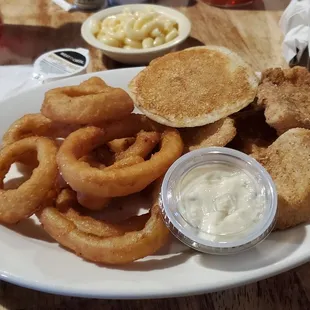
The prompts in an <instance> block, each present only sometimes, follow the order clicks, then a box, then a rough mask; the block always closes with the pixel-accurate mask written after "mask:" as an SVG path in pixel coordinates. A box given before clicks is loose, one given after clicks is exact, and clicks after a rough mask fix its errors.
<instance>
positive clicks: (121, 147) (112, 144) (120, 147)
mask: <svg viewBox="0 0 310 310" xmlns="http://www.w3.org/2000/svg"><path fill="white" fill-rule="evenodd" d="M135 141H136V139H135V138H134V137H128V138H123V139H115V140H112V141H109V142H108V143H107V146H108V147H109V149H110V150H111V151H112V152H114V153H121V152H124V151H126V150H127V149H128V148H129V147H130V146H131V145H132V144H134V142H135Z"/></svg>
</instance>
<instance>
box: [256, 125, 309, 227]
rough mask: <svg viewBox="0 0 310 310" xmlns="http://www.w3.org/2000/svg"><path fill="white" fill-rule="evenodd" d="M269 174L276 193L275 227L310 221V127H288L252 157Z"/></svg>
mask: <svg viewBox="0 0 310 310" xmlns="http://www.w3.org/2000/svg"><path fill="white" fill-rule="evenodd" d="M254 157H256V159H257V160H258V161H259V162H260V163H261V164H262V165H263V166H264V167H265V168H266V169H267V171H268V172H269V173H270V175H271V177H272V179H273V181H274V183H275V185H276V188H277V192H278V215H277V223H276V229H285V228H289V227H293V226H296V225H298V224H300V223H303V222H307V221H309V220H310V130H308V129H304V128H294V129H290V130H288V131H287V132H285V133H284V134H282V135H281V136H280V137H279V138H278V139H277V140H276V141H275V142H274V143H273V144H272V145H271V146H269V147H268V148H267V150H266V151H265V152H260V153H259V156H254Z"/></svg>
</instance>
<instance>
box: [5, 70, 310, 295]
mask: <svg viewBox="0 0 310 310" xmlns="http://www.w3.org/2000/svg"><path fill="white" fill-rule="evenodd" d="M143 68H145V67H129V68H122V69H113V70H104V71H98V72H91V73H87V74H83V75H78V76H74V77H69V78H66V79H62V80H58V81H53V82H50V83H47V84H43V85H38V86H36V87H34V88H31V89H29V90H25V91H23V92H21V93H18V94H16V95H14V96H11V97H9V98H5V99H4V100H1V101H0V107H1V106H2V105H3V104H6V103H7V102H10V101H12V100H14V98H16V97H19V96H21V95H23V94H27V93H29V92H33V91H35V90H37V89H39V88H47V89H50V88H53V87H54V86H56V87H59V86H58V85H59V82H60V81H61V82H62V83H63V82H68V83H71V81H72V80H80V81H81V80H83V79H87V78H89V77H91V76H96V75H98V76H101V77H103V78H104V75H109V74H111V72H114V73H115V72H117V73H120V74H121V72H124V71H126V72H128V71H132V73H134V74H137V73H138V72H140V71H141V70H142V69H143ZM304 225H305V226H307V224H304ZM184 255H186V254H184ZM296 255H297V254H296ZM296 255H294V256H293V257H290V256H289V255H288V256H287V257H285V258H284V259H282V260H280V261H277V262H275V263H273V264H270V265H266V266H264V267H262V268H259V269H253V270H249V271H248V272H247V274H246V275H245V276H244V275H241V277H231V278H232V279H230V281H224V282H223V281H222V282H219V283H216V284H214V285H213V286H212V287H209V286H208V284H206V285H203V284H198V285H192V286H191V287H187V288H186V285H185V286H183V288H182V287H181V288H180V287H177V288H174V287H170V288H169V289H168V290H167V288H165V287H164V285H163V286H162V287H161V288H156V289H154V291H153V292H151V290H149V291H148V292H145V291H143V292H140V294H139V290H138V289H137V290H135V291H133V292H132V291H130V292H129V293H126V292H123V293H120V292H119V291H118V290H114V292H112V291H113V290H110V291H100V290H98V291H93V292H91V291H89V290H87V289H85V288H74V287H73V288H67V287H61V285H54V284H53V283H52V282H49V283H48V282H47V284H46V283H45V284H42V281H35V280H31V279H30V278H29V279H25V278H23V277H18V276H16V275H12V274H9V273H8V272H6V271H4V270H1V266H0V281H1V280H2V281H5V282H8V283H11V284H14V285H17V286H20V287H25V288H29V289H33V290H36V291H41V292H45V293H51V294H56V295H62V296H72V297H83V298H100V299H127V300H129V299H148V298H171V297H181V296H192V295H201V294H205V293H211V292H216V291H221V290H225V289H231V288H234V287H237V286H241V285H246V284H249V283H253V282H256V281H260V280H263V279H266V278H269V277H272V276H275V275H277V274H280V273H282V272H286V271H288V270H291V269H293V268H295V267H297V266H299V265H302V264H304V263H306V262H307V261H309V259H310V252H309V253H301V254H299V255H297V256H296ZM256 270H262V272H260V273H256V274H255V275H254V276H252V275H251V274H252V273H253V272H254V271H256ZM124 272H126V271H124ZM230 273H231V274H234V272H233V271H230ZM145 275H147V273H145ZM135 292H136V293H135Z"/></svg>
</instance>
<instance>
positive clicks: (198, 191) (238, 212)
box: [178, 163, 266, 241]
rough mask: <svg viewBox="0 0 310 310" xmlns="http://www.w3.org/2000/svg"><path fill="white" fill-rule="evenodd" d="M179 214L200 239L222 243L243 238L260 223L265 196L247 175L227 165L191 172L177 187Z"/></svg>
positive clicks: (195, 169) (209, 166) (206, 166)
mask: <svg viewBox="0 0 310 310" xmlns="http://www.w3.org/2000/svg"><path fill="white" fill-rule="evenodd" d="M178 192H179V201H178V210H179V212H180V214H181V215H182V217H183V218H184V219H185V221H186V222H187V223H188V224H189V225H191V226H192V227H194V228H197V229H198V231H199V232H198V234H199V236H200V237H201V238H205V239H208V240H212V241H225V240H227V239H235V238H237V237H238V235H239V236H240V235H244V234H246V233H247V232H249V231H250V230H251V228H253V226H255V224H256V223H257V222H259V221H260V220H261V218H262V216H263V212H264V209H265V205H266V198H265V193H264V191H263V190H262V189H260V188H259V187H258V185H257V182H256V181H255V180H254V179H253V177H252V176H251V175H249V174H248V173H247V172H246V171H244V170H242V169H240V168H236V167H234V166H231V165H228V164H220V163H219V164H209V165H205V166H200V167H198V168H194V169H192V170H190V171H189V172H188V173H187V174H186V175H185V176H184V177H183V178H182V180H181V181H180V182H179V184H178Z"/></svg>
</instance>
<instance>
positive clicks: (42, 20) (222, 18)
mask: <svg viewBox="0 0 310 310" xmlns="http://www.w3.org/2000/svg"><path fill="white" fill-rule="evenodd" d="M288 2H289V0H265V1H263V0H257V1H256V2H255V3H254V5H252V6H251V7H247V8H242V9H234V10H228V9H219V8H215V7H211V6H208V5H207V4H205V3H203V1H183V0H175V1H157V3H161V4H166V5H170V6H174V7H178V8H179V9H180V10H181V11H182V12H183V13H185V14H186V15H187V16H188V17H189V18H190V19H191V21H192V24H193V25H192V33H191V37H190V38H189V39H188V40H187V41H186V42H185V43H184V45H183V47H188V46H193V45H202V44H217V45H223V46H226V47H228V48H230V49H232V50H234V51H236V52H238V53H239V54H240V55H241V56H242V57H243V58H244V59H246V60H247V61H248V62H249V63H250V64H251V65H252V66H253V68H254V69H255V70H257V71H260V70H263V69H265V68H267V67H274V66H286V63H285V61H284V59H283V57H282V56H281V41H282V36H281V32H280V29H279V27H278V21H279V18H280V16H281V14H282V12H283V9H284V8H285V7H286V6H287V4H288ZM0 13H1V17H2V22H3V23H4V26H2V27H1V28H0V64H2V65H4V64H30V63H32V62H33V60H34V59H35V58H36V57H37V56H39V55H41V54H42V53H43V52H45V51H49V50H52V49H56V48H60V47H77V46H80V47H87V48H89V49H90V53H91V64H90V66H89V68H88V70H89V71H90V72H92V71H93V72H94V71H100V70H105V69H112V68H119V67H125V65H121V64H118V63H116V62H114V61H112V60H109V59H108V58H106V57H105V56H103V55H102V53H101V52H100V51H98V50H96V49H93V48H91V47H89V46H87V44H86V43H85V42H84V41H83V39H82V38H81V36H80V27H81V23H82V22H83V21H84V20H85V18H86V17H87V16H88V14H86V13H83V12H74V13H67V12H64V11H62V10H61V9H60V8H59V7H58V6H56V5H55V4H53V3H52V2H51V1H50V0H23V1H20V0H0ZM25 268H27V266H25ZM309 278H310V265H309V264H305V265H303V266H301V267H299V268H297V269H294V270H292V271H289V272H285V273H283V274H281V275H278V276H276V277H273V278H270V279H267V280H264V281H260V282H258V283H254V284H250V285H247V286H243V287H239V288H235V289H230V290H226V291H223V292H218V293H213V294H206V295H203V296H193V297H187V298H172V299H163V300H148V301H110V300H95V299H80V298H71V297H62V296H55V295H50V294H45V293H40V292H36V291H32V290H29V289H25V288H20V287H17V286H14V285H11V284H7V283H5V282H1V281H0V310H2V309H147V310H148V309H191V310H195V309H208V310H211V309H239V310H242V309H252V310H255V309H265V310H269V309H272V310H276V309H279V310H280V309H281V310H285V309H294V310H295V309H296V310H297V309H310V301H309V300H310V281H309Z"/></svg>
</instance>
